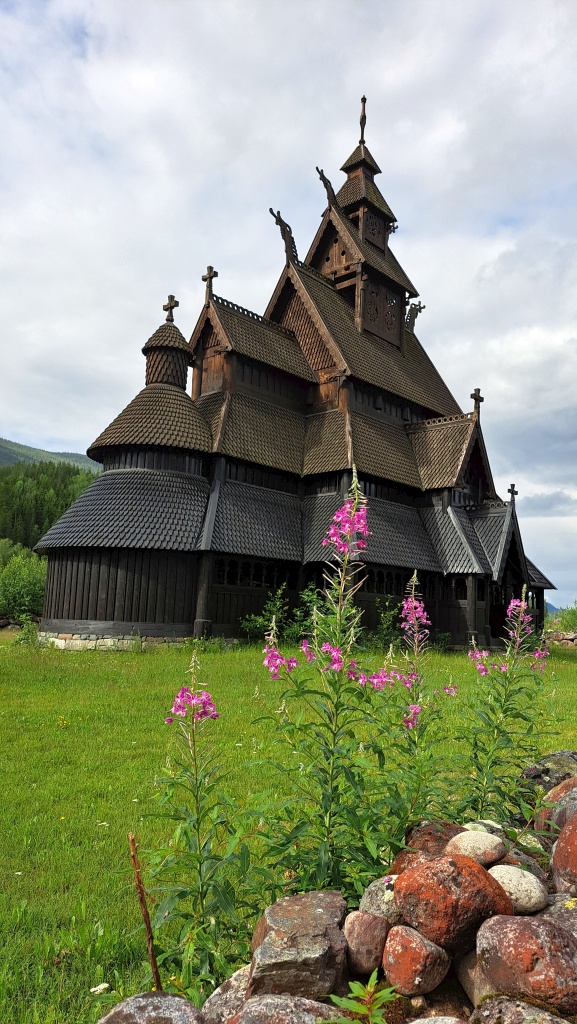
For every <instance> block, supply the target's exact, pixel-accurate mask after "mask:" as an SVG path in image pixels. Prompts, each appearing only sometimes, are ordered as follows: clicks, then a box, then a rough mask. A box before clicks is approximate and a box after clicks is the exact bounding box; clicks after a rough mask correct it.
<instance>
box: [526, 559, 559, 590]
mask: <svg viewBox="0 0 577 1024" xmlns="http://www.w3.org/2000/svg"><path fill="white" fill-rule="evenodd" d="M525 561H526V562H527V568H528V570H529V582H530V584H531V586H532V587H543V588H544V589H545V590H557V587H556V586H555V585H554V584H553V583H551V580H549V579H547V577H546V576H545V573H543V572H541V570H540V569H538V568H537V566H536V565H535V563H534V562H531V561H530V559H528V558H527V556H525Z"/></svg>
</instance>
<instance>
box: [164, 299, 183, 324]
mask: <svg viewBox="0 0 577 1024" xmlns="http://www.w3.org/2000/svg"><path fill="white" fill-rule="evenodd" d="M177 306H180V302H179V301H178V299H175V297H174V295H169V296H168V302H165V304H164V306H163V307H162V308H163V310H164V312H165V313H166V322H167V324H173V323H174V314H173V312H172V311H173V309H176V307H177Z"/></svg>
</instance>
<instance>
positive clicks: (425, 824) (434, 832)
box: [405, 821, 465, 857]
mask: <svg viewBox="0 0 577 1024" xmlns="http://www.w3.org/2000/svg"><path fill="white" fill-rule="evenodd" d="M464 831H465V829H464V828H463V827H462V826H461V825H453V824H452V823H451V822H450V821H421V822H419V824H418V825H413V827H412V828H410V829H408V831H407V833H406V835H405V845H406V846H409V847H410V848H411V850H422V851H424V852H425V853H431V854H432V855H433V856H434V857H438V856H439V855H440V854H442V853H443V851H444V849H445V846H446V845H447V843H448V842H449V839H452V838H453V836H458V835H459V833H460V832H464Z"/></svg>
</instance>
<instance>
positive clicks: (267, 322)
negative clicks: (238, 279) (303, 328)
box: [212, 295, 296, 341]
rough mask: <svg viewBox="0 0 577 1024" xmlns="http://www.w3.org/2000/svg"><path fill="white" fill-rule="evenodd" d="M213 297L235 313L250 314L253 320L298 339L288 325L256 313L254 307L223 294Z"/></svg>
mask: <svg viewBox="0 0 577 1024" xmlns="http://www.w3.org/2000/svg"><path fill="white" fill-rule="evenodd" d="M212 298H213V299H214V301H215V302H218V303H219V304H220V305H222V306H224V307H225V309H230V310H232V312H233V313H241V314H242V315H243V316H248V317H249V318H250V319H251V320H256V321H257V322H258V323H261V324H263V325H264V326H265V327H272V328H273V329H274V330H277V331H278V332H279V334H285V335H287V337H289V338H292V339H293V340H294V341H296V335H295V333H294V331H291V330H289V328H288V327H283V325H282V324H277V323H276V322H275V321H274V320H269V318H268V317H266V316H261V315H260V313H254V312H253V311H252V309H247V308H246V307H245V306H239V304H238V302H231V300H230V299H224V298H223V297H222V296H221V295H213V296H212Z"/></svg>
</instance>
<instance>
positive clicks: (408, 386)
mask: <svg viewBox="0 0 577 1024" xmlns="http://www.w3.org/2000/svg"><path fill="white" fill-rule="evenodd" d="M294 272H295V273H296V274H297V275H298V278H299V280H300V282H301V284H302V286H303V287H304V289H305V291H306V293H307V295H308V296H309V298H310V300H311V302H312V303H313V304H314V306H315V307H316V309H317V312H318V314H319V316H320V318H321V320H322V321H323V323H324V324H325V326H326V328H327V330H328V332H329V334H330V335H331V337H332V338H333V340H334V343H335V344H336V345H337V347H338V349H339V350H340V352H341V353H342V355H343V358H344V360H345V362H346V364H347V366H348V367H349V369H350V371H351V373H352V374H353V376H355V377H357V378H358V379H359V380H363V381H366V382H367V383H369V384H374V385H375V386H376V387H379V388H383V389H384V390H386V391H389V392H390V393H391V394H393V395H399V396H401V397H402V398H406V399H408V400H409V401H411V402H415V403H416V404H417V405H420V406H423V407H424V408H425V409H431V410H432V411H434V412H436V413H438V414H439V415H440V416H453V415H456V414H460V413H461V409H460V408H459V406H458V405H457V403H456V401H455V399H454V398H453V396H452V394H451V392H450V391H449V389H448V387H447V385H446V384H445V383H444V381H443V379H442V378H441V376H440V374H439V372H438V371H437V370H436V369H435V367H434V366H433V364H432V362H431V360H430V359H429V357H428V356H427V354H426V352H425V350H424V349H423V347H422V346H421V345H420V343H419V342H418V340H417V338H416V337H415V335H414V334H412V333H411V332H410V331H405V354H404V355H402V354H401V352H400V351H399V350H398V349H397V348H395V346H394V345H388V344H387V343H386V342H384V341H381V340H380V339H378V338H376V337H374V335H372V334H369V333H368V332H367V331H362V332H359V331H358V330H357V327H356V325H355V318H354V310H353V309H351V307H350V306H349V304H348V303H347V302H346V301H345V299H343V298H342V296H341V295H339V293H338V291H337V290H336V288H335V287H334V285H333V284H332V282H331V281H329V280H327V279H326V278H324V277H322V276H321V275H320V274H317V272H316V271H315V270H313V269H312V268H311V267H306V266H304V264H299V265H298V266H295V267H294Z"/></svg>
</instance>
